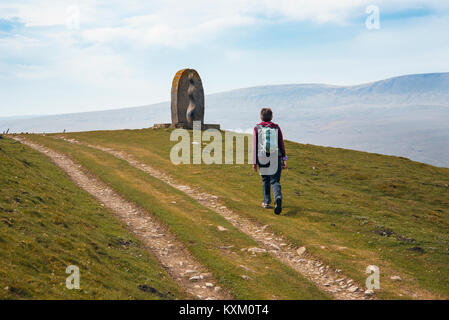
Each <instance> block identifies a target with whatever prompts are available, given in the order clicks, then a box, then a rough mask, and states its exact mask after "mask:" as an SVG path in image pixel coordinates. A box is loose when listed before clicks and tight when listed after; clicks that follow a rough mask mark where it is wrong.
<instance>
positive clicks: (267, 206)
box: [262, 202, 272, 209]
mask: <svg viewBox="0 0 449 320" xmlns="http://www.w3.org/2000/svg"><path fill="white" fill-rule="evenodd" d="M262 208H265V209H271V208H272V207H271V205H270V204H269V203H265V202H262Z"/></svg>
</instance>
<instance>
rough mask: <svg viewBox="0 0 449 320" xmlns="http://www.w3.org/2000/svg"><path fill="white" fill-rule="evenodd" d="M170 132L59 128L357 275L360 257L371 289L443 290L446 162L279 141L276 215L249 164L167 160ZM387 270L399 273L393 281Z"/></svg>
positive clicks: (448, 250)
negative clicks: (282, 150)
mask: <svg viewBox="0 0 449 320" xmlns="http://www.w3.org/2000/svg"><path fill="white" fill-rule="evenodd" d="M170 132H171V130H169V129H159V130H152V129H144V130H121V131H101V132H84V133H73V134H65V136H67V137H73V138H76V139H78V140H80V141H85V142H89V143H92V144H100V145H103V146H109V147H112V148H114V149H117V150H123V151H125V152H127V153H130V154H133V155H134V156H135V157H136V158H137V159H138V160H140V161H142V162H144V163H147V164H149V165H151V166H153V167H155V168H157V169H160V170H162V171H165V172H167V173H169V174H170V175H172V176H174V177H175V178H176V179H177V180H178V181H180V182H183V183H186V184H189V185H193V186H198V187H201V188H202V189H203V190H205V191H208V192H210V193H213V194H215V195H218V196H219V197H220V200H221V201H222V202H223V203H225V205H226V206H228V207H230V208H232V209H233V210H235V211H236V212H238V213H240V214H242V215H244V216H247V217H248V218H250V219H254V220H257V221H259V222H261V223H264V224H266V223H268V224H270V227H271V228H272V229H273V230H274V231H275V232H277V233H279V234H283V235H285V236H286V237H287V238H288V239H289V240H290V241H291V242H293V243H295V244H297V245H305V246H307V248H308V250H309V251H311V252H313V253H314V254H315V255H316V256H318V257H319V258H321V259H322V260H324V261H326V262H327V263H329V264H331V265H332V266H334V267H336V268H340V269H343V270H344V272H345V273H347V274H348V275H349V276H351V277H353V278H354V279H356V280H358V281H359V282H360V283H364V281H365V278H366V276H367V275H366V274H365V268H366V267H367V266H368V265H370V264H374V265H377V266H379V268H380V272H381V291H380V297H383V298H400V297H408V298H409V297H411V298H413V297H416V298H445V299H447V298H448V297H449V281H447V279H449V268H448V265H449V232H448V230H449V188H448V184H449V169H445V168H437V167H433V166H430V165H426V164H422V163H417V162H413V161H410V160H408V159H405V158H400V157H390V156H384V155H378V154H370V153H365V152H357V151H352V150H345V149H336V148H326V147H318V146H312V145H303V144H298V143H293V142H287V143H286V149H287V154H288V156H289V161H288V165H289V170H288V174H286V172H284V173H283V177H282V187H283V193H284V198H285V201H284V214H283V215H282V216H280V217H277V216H274V215H273V214H271V212H268V211H265V210H261V208H260V206H259V205H260V202H261V182H260V177H259V175H258V174H256V173H253V172H251V169H250V166H249V165H178V166H175V165H173V164H172V163H171V162H170V157H169V154H170V149H171V147H172V146H173V145H174V144H175V142H170V140H169V136H170ZM314 168H315V169H314ZM417 247H418V248H422V249H423V251H422V250H420V249H416V248H417ZM392 275H400V276H401V277H402V279H403V280H402V281H392V280H390V277H391V276H392Z"/></svg>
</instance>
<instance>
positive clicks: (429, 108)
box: [0, 73, 449, 167]
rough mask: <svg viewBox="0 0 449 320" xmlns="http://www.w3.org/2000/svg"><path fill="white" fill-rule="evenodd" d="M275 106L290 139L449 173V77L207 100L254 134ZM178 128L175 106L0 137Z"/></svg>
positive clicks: (23, 122)
mask: <svg viewBox="0 0 449 320" xmlns="http://www.w3.org/2000/svg"><path fill="white" fill-rule="evenodd" d="M262 106H269V107H271V108H273V110H274V112H275V119H274V121H276V122H279V123H280V124H281V125H282V128H283V131H284V135H285V137H286V138H287V139H290V140H293V141H298V142H303V143H310V144H318V145H324V146H334V147H342V148H349V149H356V150H363V151H370V152H375V153H382V154H390V155H398V156H404V157H408V158H411V159H413V160H416V161H421V162H425V163H429V164H433V165H437V166H446V167H449V73H432V74H417V75H407V76H400V77H395V78H391V79H386V80H381V81H376V82H372V83H367V84H362V85H356V86H331V85H324V84H291V85H275V86H259V87H253V88H244V89H237V90H232V91H228V92H223V93H217V94H211V95H208V96H207V97H206V121H207V122H208V123H220V124H221V125H222V127H223V128H225V129H230V130H236V131H249V130H250V129H251V127H252V126H253V125H254V123H255V122H256V121H257V119H258V113H259V109H260V107H262ZM160 122H170V106H169V102H164V103H159V104H154V105H149V106H142V107H133V108H125V109H118V110H108V111H98V112H86V113H74V114H64V115H54V116H44V117H38V118H27V119H13V120H11V119H7V120H1V119H0V131H3V130H6V129H7V128H10V131H12V132H61V131H63V130H64V129H65V130H67V131H88V130H104V129H125V128H128V129H136V128H144V127H149V126H152V125H153V124H154V123H160Z"/></svg>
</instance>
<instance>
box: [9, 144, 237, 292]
mask: <svg viewBox="0 0 449 320" xmlns="http://www.w3.org/2000/svg"><path fill="white" fill-rule="evenodd" d="M12 138H13V139H15V140H17V141H19V142H21V143H23V144H25V145H27V146H29V147H31V148H33V149H34V150H37V151H39V152H41V153H43V154H45V155H46V156H48V157H49V158H50V159H51V160H52V161H53V162H54V163H55V164H56V165H57V166H58V167H60V168H61V169H62V170H63V171H64V172H65V173H66V174H67V175H68V176H69V177H70V179H72V180H73V181H74V182H75V183H76V184H77V185H78V186H79V187H81V188H82V189H84V190H85V191H87V192H89V193H90V194H91V195H93V196H94V197H95V198H96V199H97V200H98V201H99V202H100V203H101V204H102V205H104V206H106V207H107V208H109V209H111V210H112V211H113V212H114V213H115V214H116V215H117V216H118V217H119V218H120V219H121V220H122V221H124V222H125V223H126V224H127V226H128V228H129V229H130V230H131V231H132V232H133V233H135V234H136V235H138V236H139V238H140V239H141V240H142V242H143V244H144V245H145V247H146V248H147V249H148V250H150V251H151V252H152V253H153V254H154V255H155V256H156V258H157V259H158V260H159V261H160V262H161V264H162V266H163V267H164V268H165V269H166V270H167V271H168V272H169V273H170V275H171V276H172V277H173V278H174V279H175V280H176V282H177V283H178V284H179V285H180V286H181V287H182V288H184V289H185V290H186V291H187V292H188V293H190V294H192V295H193V296H196V297H198V298H200V299H207V300H211V299H216V300H219V299H220V300H224V299H231V296H230V295H229V294H227V293H226V292H224V291H223V290H221V289H220V287H216V286H215V285H214V279H213V278H212V275H211V273H209V272H208V271H207V270H206V268H205V267H204V266H202V265H200V264H199V263H198V262H197V261H195V260H194V259H193V257H192V256H191V255H190V253H189V252H188V250H187V249H186V248H185V247H184V245H183V244H182V243H181V242H179V241H178V240H177V239H176V237H175V236H174V235H173V234H171V233H170V232H169V230H167V228H166V227H165V226H163V225H162V224H161V223H159V222H158V221H157V220H156V219H154V218H152V217H151V215H150V214H149V213H148V212H147V211H146V210H143V209H141V208H139V207H137V206H136V205H134V204H133V203H131V202H128V201H127V200H125V199H123V198H122V197H121V196H119V195H118V194H116V193H115V192H114V191H113V190H112V189H111V188H109V187H108V186H107V185H106V184H104V183H103V182H101V181H99V180H98V179H96V178H94V177H92V176H89V175H87V174H86V173H85V172H84V171H83V168H82V167H81V166H80V165H78V164H76V163H75V162H74V161H73V160H71V159H70V158H69V157H67V156H65V155H62V154H60V153H57V152H55V151H53V150H50V149H48V148H46V147H44V146H41V145H39V144H36V143H33V142H30V141H28V140H26V139H24V138H22V137H12Z"/></svg>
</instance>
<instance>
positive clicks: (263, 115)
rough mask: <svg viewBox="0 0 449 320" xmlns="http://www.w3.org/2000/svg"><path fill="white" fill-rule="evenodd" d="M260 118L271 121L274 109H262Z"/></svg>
mask: <svg viewBox="0 0 449 320" xmlns="http://www.w3.org/2000/svg"><path fill="white" fill-rule="evenodd" d="M260 119H261V120H262V121H271V119H273V111H271V109H270V108H262V110H260Z"/></svg>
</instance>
